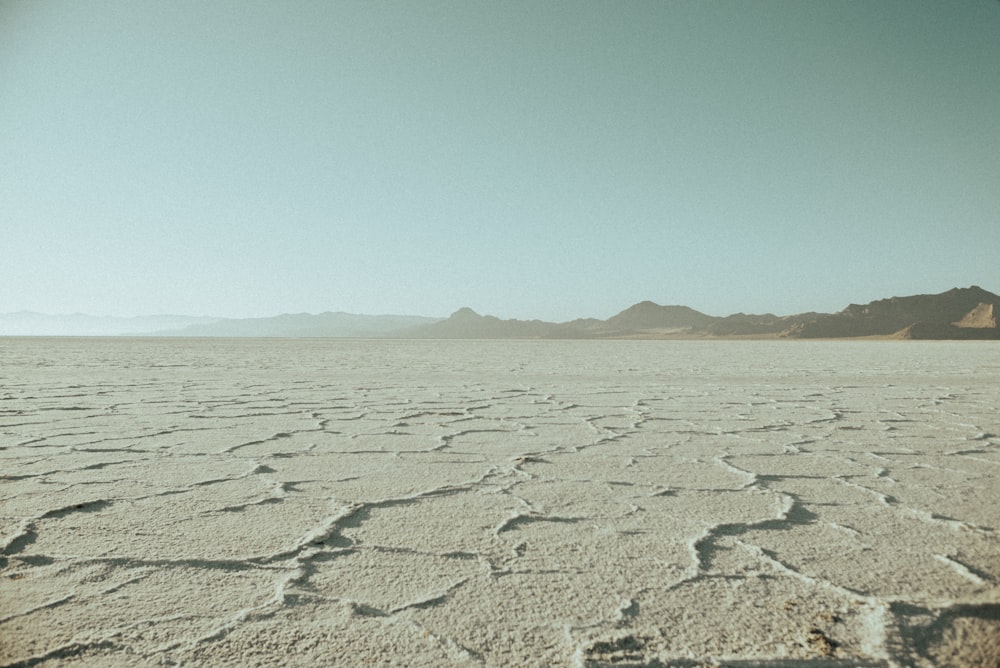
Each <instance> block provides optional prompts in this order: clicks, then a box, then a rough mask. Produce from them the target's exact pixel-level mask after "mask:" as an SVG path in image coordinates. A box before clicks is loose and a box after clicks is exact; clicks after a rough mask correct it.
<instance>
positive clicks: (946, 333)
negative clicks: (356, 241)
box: [0, 285, 1000, 340]
mask: <svg viewBox="0 0 1000 668" xmlns="http://www.w3.org/2000/svg"><path fill="white" fill-rule="evenodd" d="M998 320H1000V296H998V295H996V294H994V293H992V292H988V291H987V290H984V289H982V288H980V287H979V286H975V285H974V286H971V287H968V288H954V289H952V290H948V291H947V292H942V293H940V294H933V295H912V296H908V297H891V298H888V299H880V300H877V301H873V302H870V303H868V304H851V305H849V306H848V307H847V308H845V309H844V310H842V311H840V312H838V313H814V312H809V313H799V314H796V315H786V316H777V315H773V314H770V313H766V314H763V315H755V314H746V313H735V314H733V315H728V316H725V317H719V316H712V315H707V314H705V313H701V312H700V311H696V310H694V309H692V308H690V307H687V306H676V305H675V306H661V305H659V304H655V303H653V302H650V301H643V302H639V303H638V304H634V305H633V306H630V307H628V308H627V309H625V310H624V311H622V312H621V313H618V314H617V315H614V316H612V317H610V318H608V319H607V320H599V319H596V318H582V319H578V320H572V321H569V322H561V323H556V322H546V321H542V320H502V319H500V318H497V317H494V316H491V315H480V314H478V313H476V312H475V311H473V310H472V309H470V308H461V309H459V310H457V311H455V312H454V313H452V314H451V316H450V317H448V318H430V317H423V316H405V315H404V316H401V315H357V314H351V313H343V312H337V313H330V312H327V313H320V314H318V315H312V314H308V313H299V314H285V315H279V316H274V317H270V318H243V319H240V318H211V317H188V316H145V317H139V318H113V317H103V318H102V317H96V316H86V315H81V314H75V315H72V316H49V315H43V314H38V313H31V312H24V311H22V312H19V313H9V314H0V335H6V336H44V335H63V336H112V335H132V336H203V337H213V336H217V337H247V336H263V337H352V338H421V339H507V338H517V339H669V338H705V339H712V338H784V339H818V338H858V337H879V338H896V339H997V340H1000V327H998Z"/></svg>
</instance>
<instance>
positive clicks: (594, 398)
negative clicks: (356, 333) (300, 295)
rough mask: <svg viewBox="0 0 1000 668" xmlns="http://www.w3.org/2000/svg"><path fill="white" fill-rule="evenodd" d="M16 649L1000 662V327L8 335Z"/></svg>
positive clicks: (7, 470) (24, 653) (301, 658)
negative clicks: (376, 337) (486, 335)
mask: <svg viewBox="0 0 1000 668" xmlns="http://www.w3.org/2000/svg"><path fill="white" fill-rule="evenodd" d="M0 355H2V357H0V467H2V469H0V473H2V485H0V526H2V536H0V547H2V556H0V602H2V603H0V665H3V666H35V665H39V666H57V665H58V666H63V665H66V666H76V665H79V666H162V665H185V666H363V665H399V666H581V667H585V666H618V667H622V666H701V665H728V666H800V665H801V666H996V665H998V662H1000V410H998V407H1000V346H998V345H997V344H996V343H971V342H967V343H957V342H926V343H923V342H887V341H880V342H871V341H867V342H860V341H853V342H851V341H839V342H831V341H827V342H796V341H770V342H768V341H756V342H748V341H718V342H700V341H561V342H559V341H351V340H319V339H315V340H246V339H243V340H233V339H229V340H219V339H214V340H212V339H202V340H190V339H0Z"/></svg>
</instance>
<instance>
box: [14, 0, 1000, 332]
mask: <svg viewBox="0 0 1000 668" xmlns="http://www.w3.org/2000/svg"><path fill="white" fill-rule="evenodd" d="M998 34H1000V3H998V2H995V1H988V0H956V1H954V2H948V3H940V2H930V1H890V0H886V1H884V2H879V3H870V2H838V3H830V2H812V1H798V0H796V1H790V2H777V1H775V2H755V3H747V2H738V1H734V2H721V1H718V2H701V1H699V2H630V3H611V2H590V1H574V2H546V3H531V2H505V3H486V2H420V3H407V2H396V1H392V2H380V3H362V2H331V3H323V2H290V3H280V4H278V3H263V2H236V1H235V0H219V1H218V2H213V3H199V2H193V1H187V0H182V1H180V2H171V3H157V2H152V1H150V0H136V1H134V2H121V3H106V2H93V1H90V0H82V1H80V2H72V3H70V2H51V3H34V2H17V1H14V2H11V1H2V0H0V229H2V232H3V241H2V244H0V249H2V250H0V252H2V257H3V262H2V263H0V285H2V287H0V313H7V312H16V311H21V310H29V311H36V312H43V313H53V314H57V313H76V312H80V313H88V314H93V315H117V316H133V315H152V314H167V313H171V314H184V315H209V316H222V317H264V316H272V315H277V314H280V313H297V312H309V313H320V312H325V311H344V312H349V313H364V314H381V313H392V314H415V315H428V316H447V315H448V314H449V313H451V312H453V311H454V310H456V309H458V308H459V307H462V306H468V307H471V308H473V309H475V310H476V311H478V312H480V313H488V314H491V315H496V316H498V317H501V318H520V319H532V318H538V319H543V320H549V321H566V320H571V319H573V318H579V317H599V318H607V317H609V316H611V315H613V314H614V313H616V312H618V311H620V310H622V309H624V308H626V307H627V306H629V305H631V304H634V303H636V302H639V301H642V300H651V301H654V302H656V303H659V304H685V305H688V306H690V307H692V308H695V309H697V310H699V311H702V312H705V313H709V314H712V315H727V314H730V313H734V312H737V311H746V312H755V313H764V312H772V313H777V314H791V313H798V312H803V311H812V310H815V311H825V312H834V311H839V310H840V309H842V308H844V307H845V306H847V304H848V303H850V302H855V303H865V302H867V301H870V300H874V299H880V298H884V297H888V296H892V295H910V294H917V293H938V292H942V291H945V290H947V289H949V288H952V287H966V286H969V285H972V284H978V285H981V286H982V287H984V288H985V289H987V290H995V289H996V288H997V286H998V283H1000V281H998V280H997V279H1000V272H998V270H997V262H996V254H997V249H998V248H1000V188H998V187H997V184H998V183H1000V114H997V113H996V112H997V110H998V109H1000V40H998V39H997V38H996V36H997V35H998Z"/></svg>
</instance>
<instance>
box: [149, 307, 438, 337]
mask: <svg viewBox="0 0 1000 668" xmlns="http://www.w3.org/2000/svg"><path fill="white" fill-rule="evenodd" d="M439 320H440V318H425V317H423V316H414V315H358V314H355V313H343V312H337V313H331V312H326V313H320V314H317V315H313V314H310V313H291V314H288V313H286V314H284V315H277V316H273V317H270V318H226V319H221V320H216V321H214V322H207V323H200V324H192V325H188V326H186V327H183V328H177V329H170V330H162V331H158V332H154V333H153V335H154V336H235V337H241V336H262V337H268V336H271V337H311V336H312V337H339V338H378V337H384V336H392V335H393V334H394V333H396V332H399V331H401V330H405V329H409V328H412V327H416V326H418V325H429V324H431V323H435V322H437V321H439Z"/></svg>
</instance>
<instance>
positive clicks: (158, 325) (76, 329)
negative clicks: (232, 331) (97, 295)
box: [0, 311, 218, 336]
mask: <svg viewBox="0 0 1000 668" xmlns="http://www.w3.org/2000/svg"><path fill="white" fill-rule="evenodd" d="M216 320H218V318H199V317H193V316H183V315H150V316H138V317H134V318H119V317H115V316H95V315H84V314H82V313H74V314H72V315H46V314H44V313H34V312H32V311H18V312H17V313H0V336H122V335H139V334H149V333H151V332H156V331H159V330H164V329H177V328H181V327H187V326H189V325H202V324H207V323H211V322H215V321H216Z"/></svg>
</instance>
